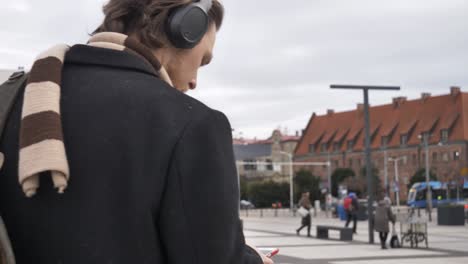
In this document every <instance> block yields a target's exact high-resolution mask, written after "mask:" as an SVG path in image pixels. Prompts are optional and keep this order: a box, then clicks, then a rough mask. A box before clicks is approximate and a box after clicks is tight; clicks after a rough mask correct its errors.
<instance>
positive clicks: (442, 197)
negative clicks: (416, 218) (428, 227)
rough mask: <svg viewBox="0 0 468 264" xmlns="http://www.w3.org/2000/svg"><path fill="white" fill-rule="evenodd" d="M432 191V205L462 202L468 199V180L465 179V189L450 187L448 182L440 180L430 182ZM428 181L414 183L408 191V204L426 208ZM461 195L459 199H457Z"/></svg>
mask: <svg viewBox="0 0 468 264" xmlns="http://www.w3.org/2000/svg"><path fill="white" fill-rule="evenodd" d="M429 186H430V189H431V191H432V193H431V194H432V207H434V208H435V207H437V206H438V205H439V204H445V203H451V202H462V201H465V200H466V199H468V181H467V180H465V181H464V184H463V190H459V194H457V189H452V188H448V185H447V183H442V182H439V181H431V182H429ZM426 192H427V184H426V182H417V183H415V184H413V186H412V187H411V189H410V190H409V193H408V202H407V204H408V206H410V207H416V208H426ZM457 197H459V199H457Z"/></svg>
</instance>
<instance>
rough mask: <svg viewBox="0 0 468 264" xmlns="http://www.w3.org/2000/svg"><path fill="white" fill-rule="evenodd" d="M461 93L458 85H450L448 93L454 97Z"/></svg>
mask: <svg viewBox="0 0 468 264" xmlns="http://www.w3.org/2000/svg"><path fill="white" fill-rule="evenodd" d="M460 93H461V88H460V87H459V86H452V87H450V95H451V96H453V97H456V96H457V95H459V94H460Z"/></svg>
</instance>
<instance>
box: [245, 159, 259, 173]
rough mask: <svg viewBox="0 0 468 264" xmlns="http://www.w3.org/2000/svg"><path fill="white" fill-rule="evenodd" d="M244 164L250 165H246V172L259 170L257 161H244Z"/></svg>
mask: <svg viewBox="0 0 468 264" xmlns="http://www.w3.org/2000/svg"><path fill="white" fill-rule="evenodd" d="M244 162H246V163H248V164H244V170H246V171H248V170H257V164H255V163H256V161H255V160H253V159H246V160H244Z"/></svg>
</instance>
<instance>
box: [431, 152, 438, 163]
mask: <svg viewBox="0 0 468 264" xmlns="http://www.w3.org/2000/svg"><path fill="white" fill-rule="evenodd" d="M437 158H438V156H437V152H434V153H432V161H437Z"/></svg>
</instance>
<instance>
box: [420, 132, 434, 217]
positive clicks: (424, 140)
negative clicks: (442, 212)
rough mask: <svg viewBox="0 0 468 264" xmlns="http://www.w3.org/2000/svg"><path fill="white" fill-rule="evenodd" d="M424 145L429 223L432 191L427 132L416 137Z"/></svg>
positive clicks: (428, 135)
mask: <svg viewBox="0 0 468 264" xmlns="http://www.w3.org/2000/svg"><path fill="white" fill-rule="evenodd" d="M418 137H419V138H420V139H421V140H422V141H423V144H424V150H425V153H426V155H425V156H426V159H425V162H426V210H427V213H428V215H429V222H432V189H431V185H430V184H429V137H430V134H429V132H424V133H422V135H419V136H418Z"/></svg>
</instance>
